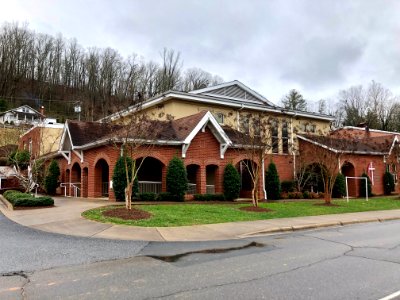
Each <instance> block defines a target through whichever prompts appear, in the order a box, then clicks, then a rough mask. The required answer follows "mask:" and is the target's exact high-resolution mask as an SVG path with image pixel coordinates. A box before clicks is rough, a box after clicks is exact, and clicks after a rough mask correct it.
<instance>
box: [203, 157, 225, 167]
mask: <svg viewBox="0 0 400 300" xmlns="http://www.w3.org/2000/svg"><path fill="white" fill-rule="evenodd" d="M204 165H205V166H208V165H216V166H218V167H219V166H220V165H221V161H218V160H217V159H207V160H205V161H204Z"/></svg>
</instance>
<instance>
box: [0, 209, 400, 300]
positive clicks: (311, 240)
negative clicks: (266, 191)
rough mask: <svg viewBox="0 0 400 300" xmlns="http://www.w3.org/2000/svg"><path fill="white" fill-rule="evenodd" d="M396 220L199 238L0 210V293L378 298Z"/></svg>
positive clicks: (396, 249)
mask: <svg viewBox="0 0 400 300" xmlns="http://www.w3.org/2000/svg"><path fill="white" fill-rule="evenodd" d="M399 233H400V222H399V221H392V222H384V223H369V224H359V225H352V226H345V227H340V228H331V229H324V230H315V231H304V232H296V233H291V234H285V235H274V236H265V237H254V238H251V239H246V240H233V241H223V242H208V243H204V242H199V243H145V242H127V241H108V240H101V239H98V240H97V239H85V238H76V237H67V236H62V235H54V234H48V233H43V232H39V231H35V230H32V229H29V228H25V227H21V226H20V225H17V224H15V223H13V222H10V221H8V220H7V219H5V218H4V217H3V216H2V215H0V253H1V262H0V270H1V273H2V274H1V275H2V276H1V277H0V299H22V298H25V299H110V298H115V299H154V298H155V299H158V298H166V299H175V298H179V299H381V298H382V297H384V296H387V295H389V294H392V293H394V292H396V291H398V290H400V234H399Z"/></svg>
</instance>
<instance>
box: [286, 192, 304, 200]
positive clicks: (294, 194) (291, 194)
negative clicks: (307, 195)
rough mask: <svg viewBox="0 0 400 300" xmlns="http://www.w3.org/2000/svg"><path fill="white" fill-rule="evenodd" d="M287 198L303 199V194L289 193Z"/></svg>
mask: <svg viewBox="0 0 400 300" xmlns="http://www.w3.org/2000/svg"><path fill="white" fill-rule="evenodd" d="M288 198H289V199H303V193H302V192H291V193H288Z"/></svg>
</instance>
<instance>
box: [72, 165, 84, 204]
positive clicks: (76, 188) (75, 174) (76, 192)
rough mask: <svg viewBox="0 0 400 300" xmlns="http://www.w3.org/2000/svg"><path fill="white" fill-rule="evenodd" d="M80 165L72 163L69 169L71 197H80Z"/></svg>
mask: <svg viewBox="0 0 400 300" xmlns="http://www.w3.org/2000/svg"><path fill="white" fill-rule="evenodd" d="M81 178H82V173H81V166H80V165H79V164H78V163H74V165H73V166H72V169H71V187H70V188H71V195H72V196H73V197H81V187H82V184H81Z"/></svg>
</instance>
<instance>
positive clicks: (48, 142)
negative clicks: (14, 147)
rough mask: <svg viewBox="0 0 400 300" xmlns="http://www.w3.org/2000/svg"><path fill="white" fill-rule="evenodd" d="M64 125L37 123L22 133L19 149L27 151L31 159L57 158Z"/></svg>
mask: <svg viewBox="0 0 400 300" xmlns="http://www.w3.org/2000/svg"><path fill="white" fill-rule="evenodd" d="M63 129H64V124H60V123H56V124H45V123H39V124H36V125H35V126H33V127H32V128H30V129H29V130H27V131H26V132H25V133H23V134H22V135H21V137H20V139H19V149H23V150H28V151H29V153H30V154H31V158H33V159H35V158H38V157H43V156H49V155H50V156H57V155H59V153H58V149H59V147H60V141H61V135H62V132H63Z"/></svg>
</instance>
